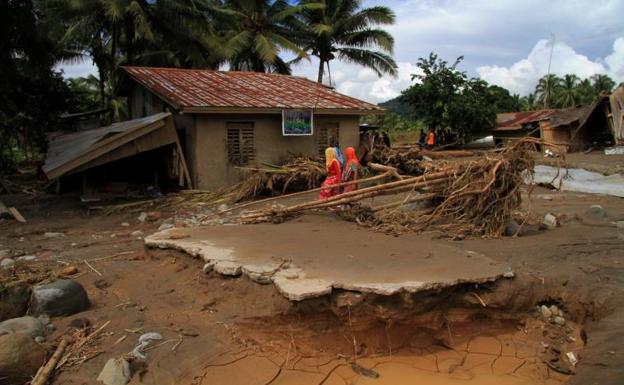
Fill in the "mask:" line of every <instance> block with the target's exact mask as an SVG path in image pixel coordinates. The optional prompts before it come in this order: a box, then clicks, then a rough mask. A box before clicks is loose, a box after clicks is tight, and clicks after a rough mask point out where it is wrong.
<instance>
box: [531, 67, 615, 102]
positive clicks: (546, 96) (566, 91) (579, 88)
mask: <svg viewBox="0 0 624 385" xmlns="http://www.w3.org/2000/svg"><path fill="white" fill-rule="evenodd" d="M614 87H615V82H614V81H613V79H611V78H610V77H609V76H607V75H604V74H596V75H593V76H591V77H590V78H587V79H582V80H581V79H580V78H579V77H578V76H576V75H574V74H567V75H564V77H563V78H560V77H558V76H556V75H553V74H550V75H546V76H544V77H542V78H541V79H540V80H539V81H538V83H537V85H536V86H535V92H534V93H533V94H530V95H529V96H528V97H527V98H525V109H527V110H533V109H542V108H566V107H574V106H577V105H588V104H591V103H592V102H593V101H594V100H595V99H596V98H597V97H598V95H600V94H601V93H603V92H606V93H609V92H611V91H613V88H614ZM529 97H531V100H529Z"/></svg>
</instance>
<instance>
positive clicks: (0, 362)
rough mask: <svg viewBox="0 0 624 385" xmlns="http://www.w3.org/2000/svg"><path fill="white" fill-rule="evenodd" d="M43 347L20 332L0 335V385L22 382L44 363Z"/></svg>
mask: <svg viewBox="0 0 624 385" xmlns="http://www.w3.org/2000/svg"><path fill="white" fill-rule="evenodd" d="M45 360H46V351H45V349H44V348H43V347H42V346H41V345H39V344H38V343H36V342H35V341H33V339H32V338H31V337H30V336H29V335H27V334H22V333H12V334H6V335H3V336H0V373H2V375H0V385H14V384H24V383H26V382H28V381H30V380H32V377H33V376H34V375H35V373H37V370H38V369H39V367H40V366H41V365H43V364H44V363H45Z"/></svg>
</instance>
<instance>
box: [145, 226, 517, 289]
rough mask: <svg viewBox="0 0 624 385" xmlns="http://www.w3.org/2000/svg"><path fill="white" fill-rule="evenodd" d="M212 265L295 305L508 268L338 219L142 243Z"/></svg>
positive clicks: (224, 229)
mask: <svg viewBox="0 0 624 385" xmlns="http://www.w3.org/2000/svg"><path fill="white" fill-rule="evenodd" d="M145 244H146V245H147V246H148V247H157V248H165V249H166V248H171V249H175V250H180V251H183V252H185V253H188V254H189V255H191V256H194V257H197V258H201V259H203V260H204V261H205V262H207V263H211V264H213V268H214V270H215V271H216V272H217V273H219V274H224V275H230V276H237V275H240V274H243V275H245V276H248V277H249V278H250V279H252V280H254V281H256V282H259V283H263V284H267V283H271V282H272V283H273V284H275V285H276V287H277V289H278V290H279V291H280V293H282V294H283V295H284V296H285V297H287V298H289V299H290V300H293V301H301V300H303V299H306V298H311V297H319V296H323V295H327V294H329V293H330V292H331V291H332V290H333V289H342V290H350V291H356V292H362V293H375V294H379V295H393V294H397V293H401V292H408V293H414V292H419V291H424V290H431V289H440V288H445V287H449V286H454V285H458V284H462V283H485V282H491V281H494V280H496V279H499V278H502V277H503V276H504V275H505V274H507V275H509V272H510V271H511V270H510V267H509V266H508V265H506V264H503V263H500V262H495V261H493V260H491V259H490V258H488V257H486V256H484V255H482V254H479V253H475V252H472V251H469V250H462V249H460V248H458V247H454V246H450V245H448V244H444V243H441V242H436V241H435V240H432V239H431V238H430V236H429V237H428V236H424V235H404V236H401V237H393V236H388V235H384V234H380V233H377V232H373V231H370V230H367V229H362V228H359V227H357V226H356V225H355V224H352V223H347V222H344V221H342V220H338V219H334V218H330V217H319V216H313V215H308V216H303V217H300V218H297V219H295V220H293V221H289V222H286V223H283V224H280V225H273V224H258V225H240V226H206V227H196V228H190V229H186V228H173V229H168V230H164V231H161V232H158V233H156V234H153V235H150V236H148V237H146V238H145Z"/></svg>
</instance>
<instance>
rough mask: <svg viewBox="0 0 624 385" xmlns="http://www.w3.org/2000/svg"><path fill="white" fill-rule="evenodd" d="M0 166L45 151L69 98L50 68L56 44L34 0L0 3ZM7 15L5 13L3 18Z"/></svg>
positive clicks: (10, 0) (1, 168) (61, 83)
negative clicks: (48, 133)
mask: <svg viewBox="0 0 624 385" xmlns="http://www.w3.org/2000/svg"><path fill="white" fill-rule="evenodd" d="M0 15H3V17H4V20H3V22H2V23H0V34H1V35H2V39H0V69H1V70H0V170H3V171H6V170H9V169H10V168H11V167H12V165H13V164H14V162H15V161H16V160H19V158H20V157H21V158H22V159H23V158H26V159H28V158H32V157H34V156H36V155H37V154H39V153H40V152H41V151H44V150H45V144H46V138H45V133H46V131H52V130H57V129H59V128H60V123H59V120H58V114H59V112H61V111H63V110H64V109H65V108H66V107H67V104H68V100H69V98H70V97H71V95H70V93H69V91H68V89H67V87H66V86H65V84H64V83H63V80H62V78H61V76H60V74H58V73H56V72H54V71H52V69H51V68H52V66H53V64H54V62H55V61H56V52H55V46H54V44H53V42H52V41H50V39H48V36H47V33H48V31H47V30H46V28H45V25H44V24H43V23H42V22H41V15H40V13H39V11H38V10H37V8H36V6H35V4H34V3H33V1H32V0H9V1H2V2H0ZM5 16H9V17H5Z"/></svg>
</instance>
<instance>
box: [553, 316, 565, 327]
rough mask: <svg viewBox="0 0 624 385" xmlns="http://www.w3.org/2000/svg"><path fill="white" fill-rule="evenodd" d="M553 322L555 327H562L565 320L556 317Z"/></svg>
mask: <svg viewBox="0 0 624 385" xmlns="http://www.w3.org/2000/svg"><path fill="white" fill-rule="evenodd" d="M553 322H554V323H556V324H557V325H561V326H563V325H565V322H566V321H565V319H564V318H563V317H559V316H557V317H555V318H553Z"/></svg>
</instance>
